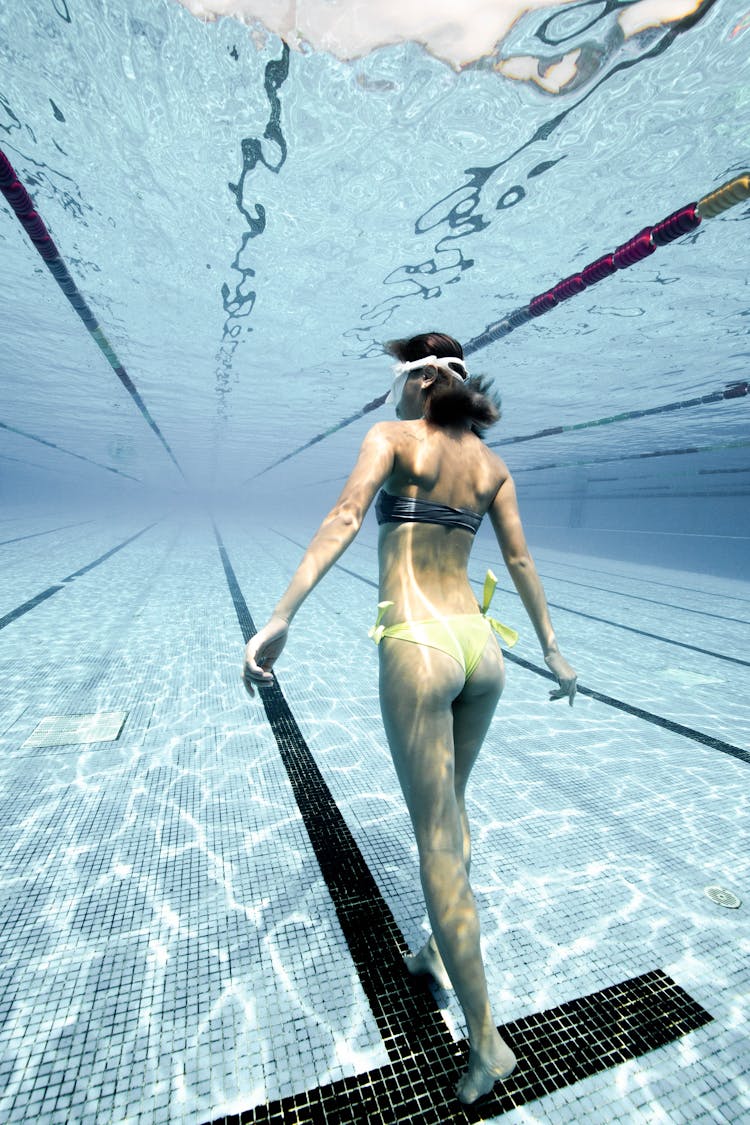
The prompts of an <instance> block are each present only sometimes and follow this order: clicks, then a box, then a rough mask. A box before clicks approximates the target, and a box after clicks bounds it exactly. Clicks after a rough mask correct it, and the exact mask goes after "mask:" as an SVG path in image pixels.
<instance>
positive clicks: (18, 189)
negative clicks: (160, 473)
mask: <svg viewBox="0 0 750 1125" xmlns="http://www.w3.org/2000/svg"><path fill="white" fill-rule="evenodd" d="M0 192H2V193H3V195H4V196H5V198H6V200H7V201H8V203H9V204H10V206H11V208H12V210H13V211H14V213H15V215H16V218H17V219H18V221H19V222H20V224H21V226H22V227H23V229H24V230H25V231H26V234H27V235H28V236H29V239H30V240H31V242H32V243H33V245H34V248H35V250H36V252H37V253H38V254H39V256H40V258H41V259H42V261H43V262H44V264H45V266H46V267H47V269H48V270H49V272H50V273H51V274H52V276H53V277H54V279H55V281H56V282H57V284H58V285H59V287H60V289H61V290H62V291H63V293H64V294H65V296H66V297H67V299H68V300H69V301H70V303H71V305H72V306H73V308H74V310H75V312H76V313H77V314H78V316H79V317H80V318H81V320H82V321H83V324H84V326H85V328H86V330H87V332H88V333H89V335H90V336H91V338H92V339H93V341H94V343H95V344H96V346H97V347H98V348H99V350H100V351H101V353H102V355H103V356H104V358H105V359H106V360H107V363H108V364H109V365H110V367H111V368H112V370H113V371H114V373H115V375H116V376H117V378H118V379H119V380H120V382H121V383H122V385H123V387H124V388H125V390H126V391H127V392H128V394H129V395H130V397H131V398H132V399H133V401H134V402H135V404H136V406H137V407H138V409H139V410H140V412H141V414H142V415H143V417H144V418H145V420H146V422H147V423H148V425H149V426H150V427H151V429H152V430H153V432H154V433H155V434H156V436H157V437H158V439H159V441H160V442H161V444H162V445H163V447H164V449H165V450H166V451H167V453H168V455H169V458H170V460H171V461H172V463H173V464H174V466H175V468H176V469H177V471H178V472H179V474H180V476H181V477H182V478H183V480H184V479H185V474H184V473H183V471H182V469H181V468H180V465H179V464H178V462H177V460H176V458H175V456H174V454H173V453H172V450H171V449H170V448H169V444H168V443H167V440H166V438H165V437H164V435H163V434H162V432H161V430H160V429H159V426H158V425H157V423H156V422H155V421H154V419H153V418H152V417H151V415H150V414H149V411H148V408H147V406H146V404H145V402H144V401H143V399H142V398H141V396H140V394H139V393H138V391H137V390H136V388H135V386H134V384H133V381H132V379H131V378H130V376H129V375H128V373H127V371H126V370H125V368H124V366H123V364H122V363H121V362H120V360H119V358H118V356H117V353H116V351H115V349H114V348H113V347H112V345H111V344H110V342H109V340H108V339H107V337H106V336H105V335H104V332H103V331H102V328H101V326H100V324H99V322H98V321H97V319H96V317H95V315H94V313H93V312H92V311H91V308H90V307H89V305H88V303H87V302H86V300H85V299H84V297H83V295H82V294H81V292H80V290H79V288H78V286H77V285H76V283H75V281H74V280H73V278H72V277H71V276H70V273H69V271H68V267H67V266H66V265H65V262H64V261H63V258H62V255H61V254H60V251H59V250H58V248H57V246H56V245H55V242H54V240H53V238H52V236H51V234H50V233H49V231H48V230H47V227H46V225H45V222H44V220H43V219H42V217H41V215H39V213H38V212H37V211H36V210H35V208H34V204H33V202H32V200H31V196H30V195H29V193H28V192H27V190H26V188H25V187H24V186H23V184H22V183H21V182H20V180H19V179H18V176H17V175H16V171H15V169H14V167H13V165H12V164H11V162H10V161H9V160H8V157H7V156H6V155H5V153H4V152H3V150H2V149H0Z"/></svg>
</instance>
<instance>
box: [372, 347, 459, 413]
mask: <svg viewBox="0 0 750 1125" xmlns="http://www.w3.org/2000/svg"><path fill="white" fill-rule="evenodd" d="M451 363H460V365H461V367H463V369H464V373H463V375H460V374H459V373H458V371H454V370H453V368H452V367H450V366H449V365H450V364H451ZM430 366H432V367H439V368H440V370H441V371H445V372H446V374H448V375H453V377H454V378H456V379H460V380H461V382H462V383H464V382H466V380H467V378H468V376H469V373H468V371H467V370H466V364H465V363H464V361H463V360H462V359H459V358H458V356H457V355H456V356H442V357H441V358H438V357H437V356H436V355H428V356H425V357H424V359H413V360H412V361H411V363H394V365H393V368H392V370H393V385H392V386H391V389H390V391H389V392H388V394H387V395H386V398H385V401H386V402H393V403H395V404H396V406H398V404H399V402H400V401H401V395H402V394H403V391H404V387H405V386H406V380H407V379H408V378H409V372H410V371H415V370H416V369H417V368H418V367H430Z"/></svg>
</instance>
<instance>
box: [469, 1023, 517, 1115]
mask: <svg viewBox="0 0 750 1125" xmlns="http://www.w3.org/2000/svg"><path fill="white" fill-rule="evenodd" d="M497 1038H498V1040H499V1045H498V1047H497V1048H496V1049H495V1050H494V1051H493V1052H492V1056H491V1057H490V1058H489V1059H485V1058H482V1057H481V1056H480V1055H479V1053H478V1052H477V1051H474V1050H471V1051H469V1066H468V1069H467V1071H466V1073H465V1074H462V1075H461V1079H460V1081H459V1083H458V1087H457V1089H456V1093H457V1094H458V1100H459V1101H460V1102H463V1103H464V1105H471V1104H472V1102H476V1101H478V1100H479V1098H483V1097H484V1096H485V1094H489V1092H490V1090H491V1089H492V1087H493V1086H494V1085H495V1083H496V1082H497V1081H498V1079H500V1078H508V1077H509V1076H510V1075H511V1074H512V1072H513V1070H514V1069H515V1066H516V1056H515V1055H514V1054H513V1052H512V1051H511V1049H510V1047H509V1046H508V1044H507V1043H506V1042H505V1041H504V1040H503V1039H501V1038H500V1036H499V1035H498V1037H497Z"/></svg>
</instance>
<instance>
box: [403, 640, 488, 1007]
mask: <svg viewBox="0 0 750 1125" xmlns="http://www.w3.org/2000/svg"><path fill="white" fill-rule="evenodd" d="M504 686H505V667H504V664H503V657H502V653H501V652H500V649H499V647H498V645H497V642H496V641H495V639H494V637H490V639H489V641H488V644H487V648H486V649H485V652H484V657H483V659H482V661H481V663H480V664H479V666H478V667H477V669H476V671H475V673H474V675H473V676H472V678H471V679H470V680H469V682H468V683H467V684H466V685H465V687H464V689H463V691H462V692H461V694H460V695H459V696H458V698H457V699H455V700H454V701H453V757H454V764H455V765H454V780H453V789H454V792H455V794H456V801H457V802H458V811H459V816H460V818H461V834H462V840H463V859H464V865H465V867H466V874H467V876H468V875H469V874H470V871H471V833H470V830H469V820H468V817H467V815H466V786H467V783H468V781H469V775H470V773H471V770H472V767H473V765H474V763H475V761H476V760H477V757H478V755H479V751H480V749H481V748H482V743H483V742H484V739H485V735H486V734H487V731H488V730H489V726H490V723H491V722H492V717H493V715H494V713H495V709H496V707H497V703H498V700H499V699H500V696H501V694H502V691H503V688H504ZM406 965H407V968H408V969H409V972H411V973H414V975H415V976H416V975H421V974H424V973H427V974H429V975H430V976H431V977H433V979H434V980H435V981H436V983H437V984H438V985H440V987H441V988H450V987H451V982H450V977H449V976H448V973H447V972H446V969H445V966H444V964H443V961H442V958H441V956H440V953H439V951H438V947H437V943H436V941H435V938H434V936H433V935H432V934H430V937H429V938H428V940H427V941H426V942H425V944H424V945H423V947H422V948H421V949H420V951H419V952H418V953H416V954H415V955H414V956H413V957H409V958H407V961H406Z"/></svg>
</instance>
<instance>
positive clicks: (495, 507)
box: [490, 473, 576, 707]
mask: <svg viewBox="0 0 750 1125" xmlns="http://www.w3.org/2000/svg"><path fill="white" fill-rule="evenodd" d="M490 519H491V520H492V526H493V528H494V529H495V535H496V536H497V541H498V544H499V545H500V550H501V551H502V553H503V559H504V560H505V565H506V567H507V568H508V573H509V574H510V576H511V578H512V579H513V585H514V586H515V588H516V589H517V590H518V593H519V595H520V598H521V601H522V602H523V604H524V608H525V610H526V612H527V613H528V615H529V618H530V619H531V623H532V625H533V626H534V629H535V631H536V635H537V637H538V638H539V644H540V645H541V646H542V653H543V655H544V663H545V664H546V665H547V667H548V668H549V670H550V672H552V674H553V675H554V677H555V679H556V680H557V682H558V684H559V685H560V686H559V689H558V690H557V691H555V692H552V693H551V694H550V698H551V699H563V698H565V697H567V699H568V701H569V703H570V705H571V707H572V706H573V699H574V698H575V694H576V674H575V672H574V671H573V669H572V668H571V666H570V665H569V664H568V662H567V660H565V658H564V657H563V656H562V654H561V652H560V650H559V648H558V647H557V638H556V637H555V631H554V629H553V628H552V622H551V621H550V616H549V610H548V608H547V598H546V597H545V594H544V587H543V586H542V582H541V579H540V578H539V575H538V574H537V569H536V567H535V566H534V560H533V559H532V557H531V552H530V551H529V548H528V545H527V543H526V536H525V535H524V532H523V525H522V524H521V516H520V514H519V511H518V501H517V499H516V488H515V485H514V484H513V478H512V477H511V475H510V473H508V475H507V476H506V478H505V480H504V481H503V483H502V484H501V485H500V487H499V489H498V490H497V493H496V495H495V499H494V500H493V502H492V506H491V508H490Z"/></svg>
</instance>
